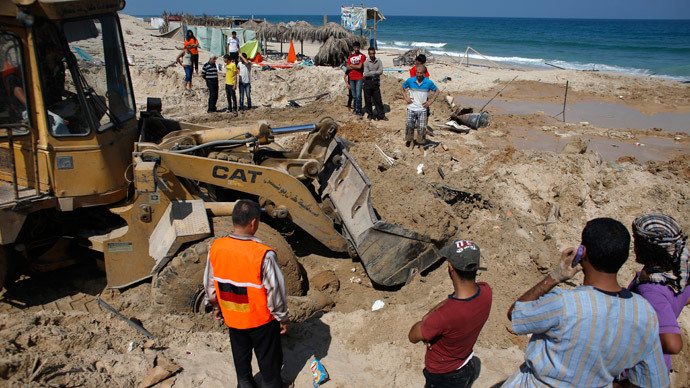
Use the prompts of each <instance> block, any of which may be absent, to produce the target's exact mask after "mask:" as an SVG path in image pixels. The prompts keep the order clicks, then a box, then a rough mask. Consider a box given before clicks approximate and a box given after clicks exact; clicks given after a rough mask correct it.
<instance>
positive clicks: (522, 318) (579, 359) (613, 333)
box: [503, 218, 669, 387]
mask: <svg viewBox="0 0 690 388" xmlns="http://www.w3.org/2000/svg"><path fill="white" fill-rule="evenodd" d="M581 244H582V247H583V248H582V250H581V252H582V253H581V254H579V253H578V256H580V257H581V262H579V263H578V262H577V261H576V262H574V259H575V256H576V255H575V251H576V250H575V249H574V248H568V249H566V250H565V251H563V252H562V254H561V261H560V262H559V264H558V266H557V267H556V269H555V270H554V271H553V272H551V274H549V275H548V276H546V278H544V280H542V281H541V282H539V283H538V284H537V285H535V286H534V287H532V288H531V289H530V290H529V291H527V292H526V293H525V294H524V295H522V296H521V297H520V298H519V299H518V300H517V301H516V302H515V303H514V304H513V306H512V307H511V308H510V310H508V318H509V319H510V320H511V321H512V327H513V331H515V333H517V334H532V336H531V338H530V341H529V344H528V345H527V349H526V350H525V362H524V363H523V364H522V365H521V366H520V369H519V370H518V371H517V372H516V373H515V374H513V375H512V376H511V377H510V378H509V379H508V380H506V381H505V383H504V384H503V387H543V386H548V387H609V386H611V384H612V383H614V379H616V378H617V377H618V376H619V375H620V374H621V373H622V372H625V373H626V375H627V377H628V378H629V381H630V383H632V384H634V385H635V386H639V387H666V386H668V385H669V378H668V373H667V371H666V368H665V364H664V359H663V354H662V351H661V344H660V343H659V327H658V326H659V325H658V323H657V318H656V314H655V313H654V309H653V308H652V306H650V305H649V303H648V302H647V301H646V300H644V298H642V297H640V296H639V295H636V294H632V293H631V292H630V291H628V290H627V289H626V288H623V287H621V286H620V285H619V284H618V281H617V280H616V274H617V272H618V270H619V269H620V268H621V266H622V265H623V264H624V263H625V261H626V260H627V258H628V251H629V249H630V233H628V230H627V229H626V228H625V226H623V225H622V224H621V223H620V222H618V221H616V220H613V219H611V218H597V219H594V220H591V221H589V222H588V223H587V225H586V226H585V229H584V230H583V231H582V243H581ZM580 270H582V272H583V273H584V275H585V278H584V282H583V285H582V286H580V287H577V288H575V289H573V290H564V289H560V288H555V289H553V290H552V288H554V287H555V286H556V285H557V284H559V283H561V282H564V281H566V280H568V279H570V278H572V277H573V276H574V275H575V274H576V273H577V272H579V271H580ZM614 386H618V384H617V383H614Z"/></svg>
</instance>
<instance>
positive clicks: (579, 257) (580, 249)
mask: <svg viewBox="0 0 690 388" xmlns="http://www.w3.org/2000/svg"><path fill="white" fill-rule="evenodd" d="M584 253H585V247H584V246H583V245H580V246H579V247H577V253H576V254H575V258H574V259H573V264H572V267H575V266H576V265H577V264H578V263H579V262H580V260H582V255H583V254H584Z"/></svg>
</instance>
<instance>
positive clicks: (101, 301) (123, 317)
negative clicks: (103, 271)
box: [96, 298, 156, 339]
mask: <svg viewBox="0 0 690 388" xmlns="http://www.w3.org/2000/svg"><path fill="white" fill-rule="evenodd" d="M96 300H97V301H98V303H100V304H101V306H103V307H105V309H106V310H108V311H110V312H111V313H113V314H115V315H116V316H117V317H118V318H120V319H122V320H123V321H125V322H127V324H128V325H130V326H132V327H133V328H135V329H137V330H139V331H140V332H142V333H143V334H144V335H145V336H146V337H148V338H150V339H154V338H156V337H154V336H153V334H151V333H149V332H148V331H146V329H144V328H143V327H141V325H139V324H137V323H136V322H134V321H132V320H131V319H127V318H125V316H124V315H122V314H120V313H119V312H118V311H117V310H115V309H114V308H112V307H111V306H110V305H109V304H107V303H105V302H104V301H103V299H101V298H96Z"/></svg>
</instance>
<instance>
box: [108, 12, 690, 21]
mask: <svg viewBox="0 0 690 388" xmlns="http://www.w3.org/2000/svg"><path fill="white" fill-rule="evenodd" d="M164 11H165V12H177V11H167V10H164ZM119 12H121V13H124V14H126V15H130V16H151V15H153V14H137V15H135V14H133V13H128V12H124V11H119ZM181 12H184V11H181ZM184 13H185V14H186V13H189V12H184ZM162 14H163V11H161V13H160V15H162ZM192 15H194V16H202V15H206V16H222V17H245V16H256V15H261V16H303V17H304V16H324V15H328V16H340V15H339V14H304V13H300V14H289V13H285V14H268V13H267V14H263V13H257V14H239V15H221V14H209V13H205V12H203V13H200V14H192ZM384 16H385V15H384ZM392 16H396V17H414V18H420V17H422V18H424V17H430V18H436V17H441V18H484V19H559V20H645V21H667V20H672V21H690V18H663V19H659V18H611V17H601V18H597V17H591V18H587V17H558V16H542V17H529V16H447V15H412V16H411V15H397V14H390V15H388V17H392ZM380 22H385V20H382V21H380ZM380 22H379V23H380Z"/></svg>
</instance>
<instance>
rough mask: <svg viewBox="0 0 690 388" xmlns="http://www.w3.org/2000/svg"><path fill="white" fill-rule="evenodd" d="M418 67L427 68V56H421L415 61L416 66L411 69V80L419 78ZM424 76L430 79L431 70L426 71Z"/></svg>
mask: <svg viewBox="0 0 690 388" xmlns="http://www.w3.org/2000/svg"><path fill="white" fill-rule="evenodd" d="M417 65H424V66H426V55H424V54H419V55H417V57H416V58H415V59H414V66H412V68H411V69H410V78H412V77H416V76H417ZM424 76H425V77H426V78H429V69H427V70H425V71H424Z"/></svg>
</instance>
